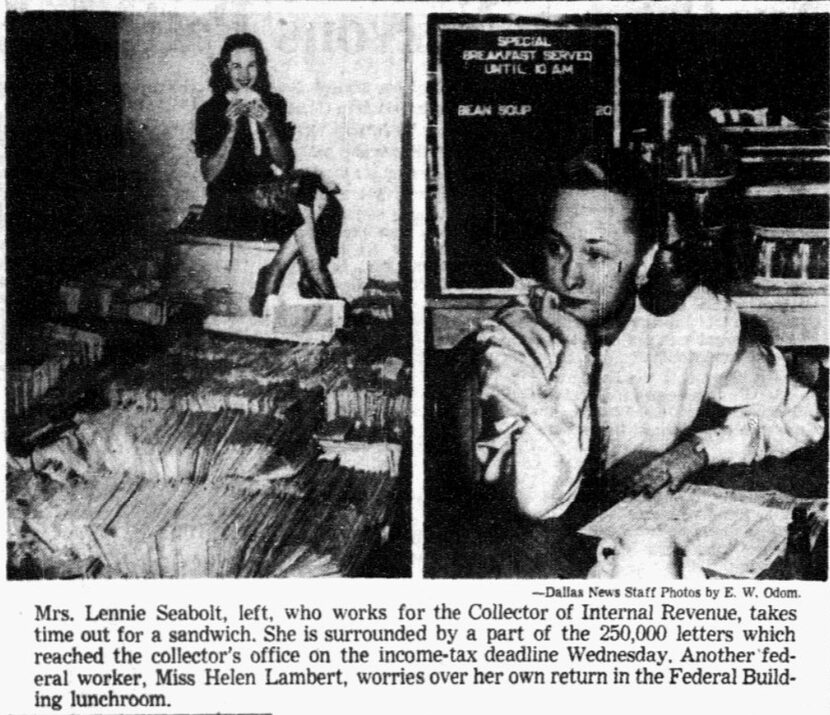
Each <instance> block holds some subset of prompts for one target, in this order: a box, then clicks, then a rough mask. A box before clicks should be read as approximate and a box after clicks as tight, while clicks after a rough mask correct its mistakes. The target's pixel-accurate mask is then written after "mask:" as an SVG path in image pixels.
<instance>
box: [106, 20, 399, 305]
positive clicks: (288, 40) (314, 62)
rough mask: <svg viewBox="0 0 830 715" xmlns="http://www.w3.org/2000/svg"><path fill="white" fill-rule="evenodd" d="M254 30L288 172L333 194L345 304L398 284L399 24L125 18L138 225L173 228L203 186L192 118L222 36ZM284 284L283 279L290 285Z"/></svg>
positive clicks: (123, 56) (127, 136)
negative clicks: (291, 162)
mask: <svg viewBox="0 0 830 715" xmlns="http://www.w3.org/2000/svg"><path fill="white" fill-rule="evenodd" d="M246 31H247V32H252V33H254V34H255V35H257V36H258V37H259V38H260V40H261V41H262V43H263V45H264V48H265V52H266V54H267V56H268V69H269V73H270V76H271V85H272V90H273V91H275V92H278V93H280V94H282V95H283V96H284V97H285V99H286V101H287V103H288V119H289V121H291V122H293V123H294V124H295V125H296V127H297V131H296V136H295V140H294V149H295V152H296V155H297V162H296V163H297V167H298V168H303V169H311V170H317V171H322V172H323V173H324V174H325V175H326V176H327V177H329V178H330V179H331V180H333V181H335V182H336V183H337V184H338V185H339V186H340V187H341V190H342V193H341V195H340V197H339V198H340V200H341V202H342V204H343V207H344V223H343V231H342V234H341V236H340V255H339V257H338V258H336V259H335V260H334V261H332V264H331V269H332V273H333V275H334V279H335V282H336V283H337V287H338V290H339V291H340V292H341V294H342V295H344V296H345V297H346V298H352V297H354V296H355V295H357V294H358V293H359V292H360V290H361V288H362V287H363V284H364V282H365V281H366V277H367V266H368V264H371V266H370V270H371V275H372V276H373V277H375V278H380V279H382V280H397V279H398V275H399V274H398V267H399V241H400V237H399V235H400V229H399V226H400V212H401V194H400V176H401V161H402V135H403V116H404V78H405V71H404V48H405V18H404V17H403V16H402V15H397V16H391V15H389V16H387V15H377V14H373V15H367V16H360V15H356V14H353V15H342V16H336V15H332V14H328V15H305V14H303V15H295V14H286V15H280V14H273V13H269V14H267V15H266V14H259V15H232V14H224V15H177V14H142V15H125V16H123V17H122V19H121V26H120V69H121V84H122V92H123V100H124V104H123V129H124V140H125V145H126V153H127V167H126V168H127V171H126V174H127V180H128V181H129V182H130V191H131V193H132V194H133V196H134V198H135V200H134V201H133V202H132V211H133V212H134V215H133V216H131V217H130V218H131V220H132V222H134V224H135V225H137V226H139V227H142V228H143V229H144V230H147V231H152V232H159V231H164V230H165V229H167V228H170V227H171V226H174V225H176V224H177V223H178V222H179V221H181V219H182V218H183V217H184V215H185V214H186V212H187V209H188V206H189V205H190V204H192V203H203V202H204V200H205V183H204V180H203V179H202V177H201V174H200V172H199V162H198V160H197V158H196V156H195V154H194V152H193V146H192V144H191V142H192V140H193V132H194V126H193V123H194V117H195V113H196V108H197V107H198V106H199V105H200V104H201V103H202V102H204V101H205V100H207V99H208V98H209V97H210V89H209V87H208V84H207V82H208V76H209V65H210V62H211V61H212V60H213V58H214V57H216V56H217V55H218V53H219V49H220V48H221V45H222V42H223V41H224V39H225V37H226V36H227V35H229V34H232V33H235V32H246ZM289 281H290V276H289Z"/></svg>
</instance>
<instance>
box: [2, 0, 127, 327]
mask: <svg viewBox="0 0 830 715" xmlns="http://www.w3.org/2000/svg"><path fill="white" fill-rule="evenodd" d="M6 21H7V24H6V181H7V199H6V206H7V209H6V210H7V214H6V235H7V241H6V268H7V273H6V275H7V298H8V318H9V322H10V324H13V323H14V321H15V320H18V319H25V317H26V315H28V314H29V313H30V312H31V311H32V310H33V308H35V307H36V306H37V304H38V303H39V301H40V299H41V297H42V296H41V292H42V291H41V289H40V288H39V287H38V286H37V285H36V283H35V281H34V279H35V277H36V276H38V275H48V276H53V277H55V276H59V275H61V274H69V275H71V274H72V273H73V272H76V271H77V269H78V267H79V266H86V265H94V264H95V263H96V262H99V261H103V260H106V259H107V258H109V257H111V256H113V255H115V253H117V251H118V250H120V248H121V246H120V245H119V242H120V240H121V239H120V237H121V236H122V235H123V232H122V231H121V230H119V229H120V228H121V227H122V218H123V216H122V210H123V208H124V201H123V196H122V194H121V191H120V178H121V177H120V171H119V158H120V156H121V144H122V142H121V98H120V94H121V90H120V82H119V70H118V16H117V15H116V14H111V13H106V14H104V13H78V12H76V13H70V12H66V13H54V12H50V13H33V12H29V13H7V15H6Z"/></svg>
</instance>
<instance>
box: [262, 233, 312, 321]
mask: <svg viewBox="0 0 830 715" xmlns="http://www.w3.org/2000/svg"><path fill="white" fill-rule="evenodd" d="M299 250H300V249H299V246H298V244H297V241H296V239H295V238H294V236H293V235H292V236H289V237H288V239H287V240H286V241H285V243H283V244H282V245H281V246H280V247H279V248H278V249H277V252H276V253H275V254H274V257H273V258H272V259H271V262H270V263H269V264H268V265H267V266H264V267H263V268H261V269H260V271H259V275H258V276H257V282H256V290H255V291H254V295H253V296H252V297H251V302H250V309H251V313H252V314H253V315H256V316H261V315H262V311H263V309H264V307H265V301H266V300H267V298H268V296H269V295H271V294H272V293H279V290H280V286H281V285H282V279H283V278H284V277H285V274H286V272H287V271H288V269H289V268H290V267H291V264H292V263H293V262H294V259H295V258H296V257H297V255H298V253H299Z"/></svg>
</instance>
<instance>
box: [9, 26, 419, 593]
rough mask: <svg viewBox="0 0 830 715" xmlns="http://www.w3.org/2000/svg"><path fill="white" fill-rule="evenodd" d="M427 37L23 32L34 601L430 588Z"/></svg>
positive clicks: (22, 548) (22, 275)
mask: <svg viewBox="0 0 830 715" xmlns="http://www.w3.org/2000/svg"><path fill="white" fill-rule="evenodd" d="M406 22H407V21H406V18H404V17H403V16H386V17H382V16H373V17H371V18H356V17H354V16H349V15H321V16H308V17H305V16H303V17H296V18H292V19H291V20H286V19H284V18H279V17H270V16H263V17H257V18H253V17H252V18H239V17H236V16H233V15H207V16H187V15H175V14H166V15H165V14H154V13H153V14H134V13H101V12H27V13H15V12H10V13H9V15H8V17H7V26H6V28H7V65H6V66H7V95H6V96H7V106H8V114H7V128H8V135H7V137H8V142H7V157H8V162H7V167H8V175H9V182H8V203H7V232H8V233H7V235H8V242H7V247H8V253H7V256H8V271H9V282H8V303H7V306H8V310H7V320H8V323H7V337H8V340H7V375H8V378H7V383H6V384H7V408H8V430H7V436H8V441H7V449H8V461H7V465H8V487H9V490H8V495H9V506H10V510H9V513H8V514H9V521H8V543H9V551H8V557H9V558H8V575H9V577H10V578H56V579H61V578H113V577H114V578H199V577H208V578H226V577H261V578H271V577H276V576H328V575H343V576H350V575H352V576H353V575H376V576H383V575H399V576H403V575H409V564H408V560H409V554H410V553H411V549H410V544H409V538H408V532H409V521H410V518H409V513H408V504H409V489H408V482H409V474H408V472H409V466H408V464H409V463H410V461H411V459H410V456H409V448H408V445H409V432H410V424H411V418H410V401H411V396H410V386H411V382H410V375H411V350H410V343H411V338H410V334H411V327H410V319H409V311H408V297H407V298H406V299H405V298H404V295H405V294H406V296H408V295H409V288H408V287H407V288H406V289H404V287H403V282H402V280H401V271H400V266H401V264H402V263H403V262H404V261H406V260H407V258H406V257H407V256H408V255H409V249H408V248H406V249H405V250H404V251H403V256H404V258H403V260H402V259H401V255H402V251H401V247H402V246H403V245H404V242H407V243H408V241H409V235H408V231H409V228H408V227H406V226H404V222H403V221H402V220H401V212H402V206H403V203H402V194H401V186H402V182H401V171H402V168H401V167H402V166H405V165H406V161H407V157H406V154H407V153H408V152H410V151H411V149H410V147H409V139H408V134H409V133H410V132H409V128H408V122H409V119H408V118H407V115H408V112H409V110H408V107H407V103H408V102H409V99H408V97H407V91H408V90H407V87H408V84H407V82H408V80H407V74H406V73H407V72H408V65H407V63H406V60H405V52H404V49H405V46H406V42H407V25H406ZM243 27H244V28H248V30H246V31H244V32H238V31H237V30H238V29H241V28H243ZM196 38H198V41H197V40H196ZM323 55H325V61H324V59H323ZM378 56H386V57H387V58H388V61H386V62H384V63H378V62H376V58H377V57H378ZM366 165H371V166H372V171H371V172H366V171H365V169H364V167H365V166H366ZM405 452H406V453H405ZM402 465H403V473H402V471H401V470H402ZM404 482H405V483H406V484H402V483H404Z"/></svg>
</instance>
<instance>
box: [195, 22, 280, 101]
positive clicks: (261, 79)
mask: <svg viewBox="0 0 830 715" xmlns="http://www.w3.org/2000/svg"><path fill="white" fill-rule="evenodd" d="M246 48H251V49H252V50H253V51H254V55H255V56H256V64H257V77H256V82H254V86H253V89H255V90H256V91H257V92H259V93H260V94H263V93H267V92H270V91H271V78H270V77H269V76H268V58H267V57H266V56H265V50H264V49H262V43H261V42H260V41H259V38H258V37H257V36H256V35H252V34H251V33H250V32H239V33H236V34H234V35H228V36H227V37H226V38H225V42H224V43H223V44H222V49H221V50H220V52H219V57H217V58H216V59H214V60H213V62H211V63H210V80H209V82H208V84H209V85H210V88H211V89H212V90H213V93H214V94H225V92H227V91H228V90H229V89H230V88H231V82H230V79H229V78H228V74H227V72H226V67H227V66H228V62H230V59H231V53H232V52H233V51H234V50H242V49H246Z"/></svg>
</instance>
